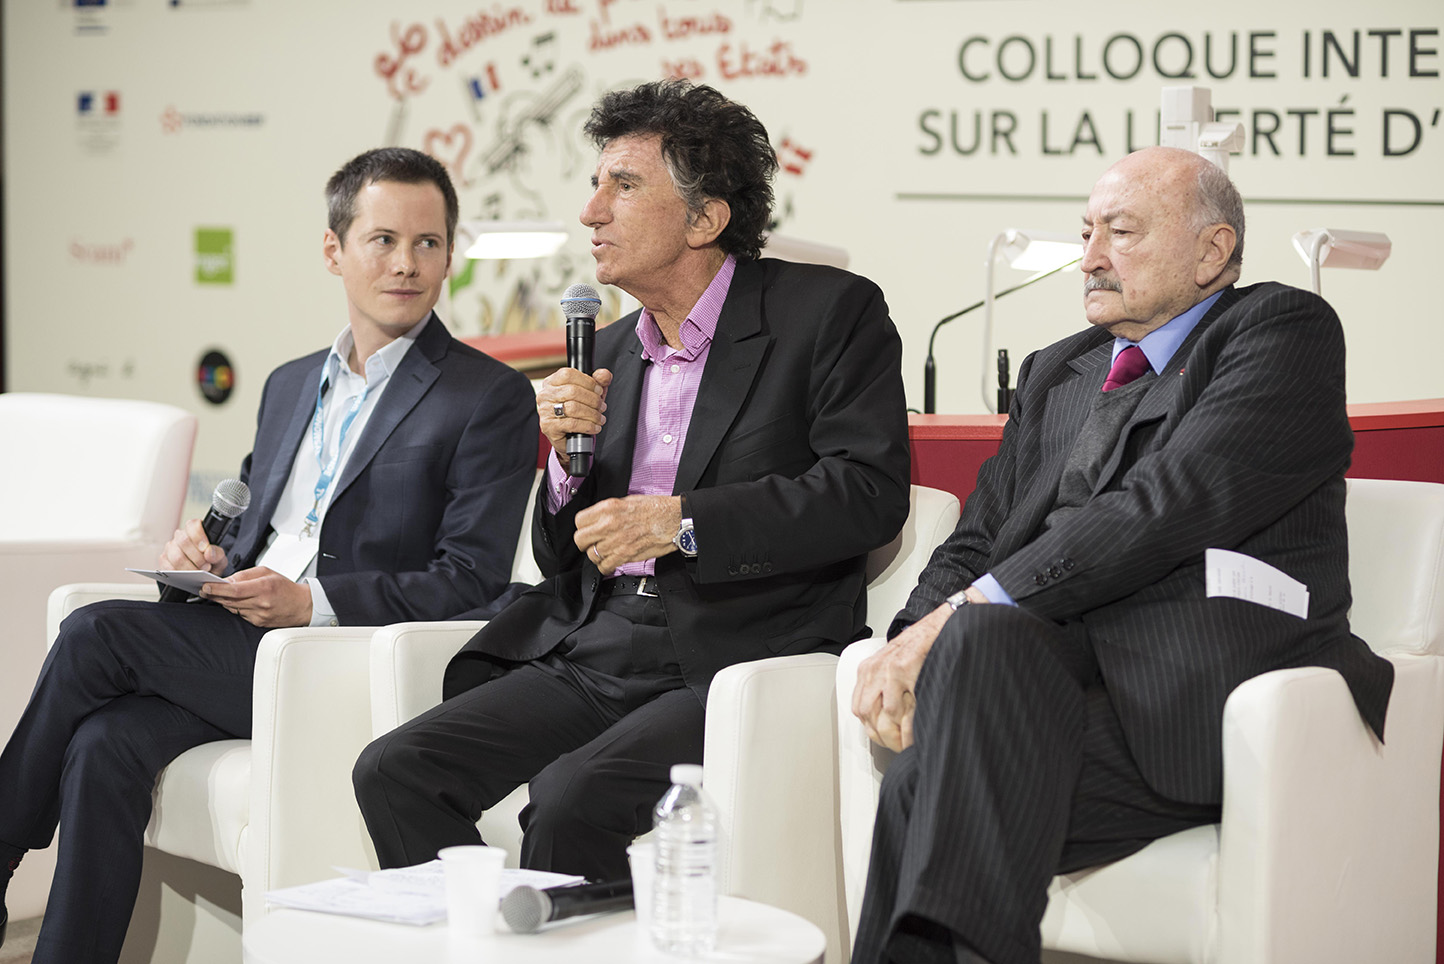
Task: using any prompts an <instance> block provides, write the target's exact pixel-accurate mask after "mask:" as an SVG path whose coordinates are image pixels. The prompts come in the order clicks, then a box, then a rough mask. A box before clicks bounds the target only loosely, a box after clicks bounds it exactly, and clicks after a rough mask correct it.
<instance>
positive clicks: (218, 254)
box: [196, 228, 236, 285]
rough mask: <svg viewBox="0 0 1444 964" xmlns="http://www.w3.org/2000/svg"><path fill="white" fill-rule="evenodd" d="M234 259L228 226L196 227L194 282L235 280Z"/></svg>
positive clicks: (228, 281)
mask: <svg viewBox="0 0 1444 964" xmlns="http://www.w3.org/2000/svg"><path fill="white" fill-rule="evenodd" d="M235 273H236V260H235V253H234V244H233V241H232V238H231V229H230V228H196V284H203V285H228V284H231V283H233V282H234V281H235Z"/></svg>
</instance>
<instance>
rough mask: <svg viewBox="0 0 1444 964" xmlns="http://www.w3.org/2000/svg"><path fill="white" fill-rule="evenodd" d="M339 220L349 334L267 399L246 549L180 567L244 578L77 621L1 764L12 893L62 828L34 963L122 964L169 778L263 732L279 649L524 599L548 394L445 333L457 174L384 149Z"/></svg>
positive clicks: (338, 177) (339, 209)
mask: <svg viewBox="0 0 1444 964" xmlns="http://www.w3.org/2000/svg"><path fill="white" fill-rule="evenodd" d="M327 200H328V204H329V209H330V226H329V227H328V229H327V230H326V233H325V236H324V239H323V242H322V254H323V257H324V259H325V263H326V266H327V268H328V269H329V270H330V271H331V272H332V273H333V274H336V275H339V276H340V278H341V280H342V282H343V284H344V286H345V290H346V300H347V308H348V314H349V319H348V322H349V323H348V325H347V327H346V328H345V329H344V330H343V331H342V332H341V334H340V335H339V336H338V337H337V339H336V342H335V344H334V345H333V346H332V348H331V349H330V350H329V351H321V352H317V353H315V354H313V355H309V356H307V357H305V358H301V359H298V360H296V361H292V362H289V363H287V364H285V365H282V366H281V367H280V368H278V369H277V370H276V371H275V372H273V373H272V374H271V376H270V378H269V379H268V380H267V382H266V387H265V390H264V392H263V393H262V396H261V407H260V416H259V420H258V425H257V429H256V439H255V447H254V449H253V451H252V452H251V454H250V455H249V456H248V457H247V458H246V460H245V462H244V464H243V465H242V467H241V479H242V480H243V481H245V482H247V483H248V484H249V485H250V487H251V505H250V508H249V509H248V510H247V511H246V512H245V513H244V514H243V515H242V516H241V517H240V520H239V524H238V525H237V526H236V527H235V531H234V532H233V533H231V534H229V535H227V536H226V537H225V538H224V539H223V540H222V541H221V542H220V543H219V544H211V543H209V542H208V541H207V539H206V537H205V533H204V531H203V530H202V527H201V524H200V522H199V521H198V520H195V519H192V520H190V521H189V522H187V523H186V524H185V526H184V528H182V529H179V530H177V531H176V534H175V537H174V538H173V539H172V540H171V542H170V543H169V544H168V545H167V546H166V547H165V549H164V551H163V553H162V556H161V560H160V563H159V567H160V568H162V569H204V570H208V571H210V572H214V573H217V574H220V575H224V576H226V577H227V581H225V582H216V583H208V584H206V585H205V586H203V587H202V589H201V597H202V598H201V601H200V602H199V603H198V604H194V605H187V604H182V603H151V602H126V601H116V602H109V603H97V604H95V605H92V606H87V607H85V608H84V609H81V610H78V611H77V612H75V613H74V614H73V615H71V616H70V617H69V618H68V619H66V621H65V622H64V623H63V624H62V625H61V629H60V635H59V637H58V638H57V640H56V642H55V645H54V647H53V648H52V649H51V651H50V654H49V656H48V657H47V658H46V661H45V664H44V667H43V668H42V669H41V671H40V678H39V681H38V682H37V683H36V687H35V692H34V695H33V696H32V698H31V700H30V704H29V706H28V707H27V708H26V710H25V713H24V715H23V716H22V717H21V720H20V723H19V724H18V725H17V726H16V728H15V732H14V734H13V735H12V736H11V738H10V741H9V743H8V744H7V745H6V747H5V750H4V753H3V754H0V859H3V860H4V861H5V863H4V865H3V867H0V874H3V880H4V881H5V882H8V881H9V878H10V873H11V872H13V868H14V866H15V864H16V863H17V862H18V860H19V858H20V856H21V854H23V852H24V851H25V850H27V849H32V848H37V847H44V846H46V845H47V844H48V843H49V842H50V839H51V836H52V835H53V834H54V833H55V832H56V827H57V823H58V825H59V831H60V853H59V863H58V866H57V869H56V875H55V879H54V883H53V884H52V886H51V891H50V901H49V905H48V908H47V910H46V915H45V923H44V926H43V927H42V929H41V933H40V938H39V941H38V943H37V946H36V951H35V958H34V959H35V961H37V962H49V961H63V962H66V964H77V962H92V961H93V962H97V964H99V962H109V961H114V960H115V959H116V958H117V956H118V955H119V953H120V948H121V944H122V942H123V940H124V937H125V931H126V925H127V923H128V921H129V919H130V910H131V907H132V906H133V904H134V902H135V895H136V889H137V887H138V885H139V881H140V870H141V854H142V843H141V840H142V834H143V832H144V830H145V826H146V822H147V820H148V819H149V816H150V810H151V791H152V789H153V786H154V783H155V777H156V774H157V773H158V772H159V771H160V770H161V769H162V768H163V767H164V766H165V765H166V764H167V763H169V762H170V761H171V760H172V759H174V758H175V757H176V756H177V755H178V754H179V753H181V752H182V751H184V750H186V749H189V748H190V747H193V746H197V745H199V744H201V743H206V742H210V741H213V740H224V739H232V738H237V737H242V738H244V737H249V736H250V728H251V680H252V668H253V663H254V658H255V652H256V646H257V644H258V643H259V642H260V639H261V637H262V636H263V635H264V634H265V632H266V630H267V629H270V628H274V627H281V626H306V625H313V626H315V625H332V626H334V625H343V624H344V625H368V624H374V625H379V624H384V623H389V622H398V621H402V620H412V619H445V618H447V617H449V616H455V615H457V614H458V613H461V612H465V611H468V610H473V609H476V608H478V607H482V606H485V605H487V604H489V603H491V602H492V601H493V600H495V599H496V598H497V597H498V596H499V595H500V594H501V593H502V591H503V590H504V589H505V588H506V586H507V583H508V575H509V573H510V571H511V565H512V558H513V555H514V553H515V547H516V541H517V537H518V535H519V533H520V526H521V523H522V521H523V518H524V515H525V503H526V494H527V491H528V489H529V488H530V485H531V481H532V478H533V473H534V472H535V464H536V437H537V420H536V415H535V408H534V402H533V392H532V389H531V386H530V384H529V383H528V382H527V380H526V379H525V378H524V377H522V376H521V375H520V374H519V373H517V372H515V371H512V370H511V369H509V368H507V367H506V366H504V365H502V364H501V363H500V362H497V361H496V360H494V359H492V358H490V357H488V356H486V355H484V354H482V353H481V352H478V351H475V350H474V349H471V348H468V347H467V346H465V345H462V344H461V343H460V342H458V341H456V340H455V339H454V338H452V337H451V335H450V334H448V333H447V331H446V328H445V327H444V326H443V325H442V323H441V320H440V319H439V318H437V317H436V316H435V315H434V314H432V310H431V309H432V306H433V305H435V303H436V299H437V296H438V295H439V294H440V292H441V286H442V285H443V284H445V283H446V272H447V267H448V266H449V265H450V263H451V247H452V238H453V235H454V232H455V227H456V220H457V201H456V193H455V191H454V190H453V189H452V186H451V181H450V179H449V178H448V177H447V174H446V170H445V168H443V167H442V166H441V165H440V164H438V163H437V162H436V161H435V160H433V159H432V158H430V157H428V156H426V155H425V154H422V153H420V152H418V151H412V150H406V149H401V148H387V149H383V150H377V151H370V152H368V153H366V154H362V155H360V156H359V157H357V158H354V159H353V160H352V161H350V162H349V163H347V164H346V165H345V166H344V167H342V168H341V170H339V171H338V172H337V173H336V174H335V176H334V177H332V179H331V181H330V183H329V184H328V186H327ZM31 642H33V641H31ZM0 913H3V912H0ZM0 926H3V925H0Z"/></svg>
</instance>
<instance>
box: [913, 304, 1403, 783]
mask: <svg viewBox="0 0 1444 964" xmlns="http://www.w3.org/2000/svg"><path fill="white" fill-rule="evenodd" d="M1112 342H1113V338H1112V336H1111V335H1109V334H1108V332H1107V331H1105V330H1102V329H1096V328H1095V329H1089V330H1087V331H1083V332H1080V333H1078V334H1076V335H1073V336H1072V337H1069V338H1066V339H1064V340H1062V341H1060V342H1058V343H1056V344H1054V345H1052V346H1050V347H1048V348H1045V349H1043V350H1041V351H1039V352H1036V353H1034V354H1033V355H1030V356H1029V358H1028V359H1027V360H1026V361H1025V362H1024V363H1023V366H1022V368H1021V369H1020V371H1019V384H1018V391H1017V394H1016V397H1015V400H1014V403H1013V408H1012V411H1011V412H1010V413H1009V420H1008V424H1007V427H1006V428H1005V429H1004V433H1003V443H1002V446H1001V448H1000V449H999V452H998V454H997V456H995V457H994V458H992V459H990V460H989V461H988V462H987V463H986V464H985V465H984V466H983V468H982V470H981V471H980V472H979V474H978V485H977V489H976V490H975V491H974V492H973V494H972V495H971V496H970V497H969V499H968V501H967V505H966V506H965V508H964V511H963V516H962V519H961V520H960V521H959V523H958V527H957V529H956V530H955V531H954V533H953V535H952V536H951V537H950V538H949V539H948V540H947V542H946V543H944V545H942V546H941V547H940V548H939V549H938V550H937V551H936V552H935V553H934V555H933V557H932V559H931V561H930V562H929V564H928V567H927V569H926V571H925V572H924V573H923V576H922V578H921V580H920V582H919V585H918V587H917V588H916V589H915V590H914V592H913V594H912V597H911V598H910V599H909V600H908V604H907V606H906V607H905V608H904V610H903V611H902V612H901V613H900V614H899V615H898V617H897V620H895V621H894V623H893V626H892V630H891V634H896V633H897V632H899V631H901V629H902V628H903V627H904V626H906V625H907V624H909V623H911V622H913V621H915V620H917V619H919V618H920V617H921V616H923V615H924V614H926V613H927V612H929V611H931V610H932V609H934V608H935V607H936V606H937V605H938V604H939V603H941V602H942V600H943V599H944V598H946V597H947V595H949V594H950V593H952V592H955V591H956V590H958V589H960V588H962V587H963V586H966V585H968V584H969V583H970V582H972V581H973V580H974V579H976V578H977V577H978V576H980V575H982V574H983V573H985V572H991V573H992V574H993V576H994V577H995V578H996V579H997V580H998V581H999V583H1000V584H1001V585H1002V586H1003V588H1004V589H1006V590H1007V591H1008V593H1009V594H1010V595H1011V596H1012V597H1013V598H1014V599H1015V600H1016V601H1017V602H1018V604H1019V605H1020V606H1022V607H1024V608H1026V609H1028V610H1030V611H1032V612H1033V613H1035V614H1037V615H1039V616H1042V617H1045V618H1048V619H1052V620H1055V621H1058V622H1066V621H1073V620H1077V621H1081V622H1082V624H1083V625H1084V626H1085V627H1086V629H1087V631H1088V638H1089V640H1090V642H1091V643H1092V645H1093V648H1094V651H1095V653H1096V656H1097V661H1098V665H1099V669H1100V671H1101V674H1102V678H1103V682H1104V685H1105V686H1106V687H1107V689H1108V692H1109V694H1110V697H1111V699H1112V701H1113V703H1114V705H1115V707H1116V708H1117V711H1118V715H1119V718H1120V719H1121V721H1122V723H1123V727H1124V731H1125V734H1126V736H1127V738H1128V742H1129V746H1130V748H1131V750H1132V751H1133V755H1134V757H1135V758H1136V759H1137V761H1138V764H1139V766H1140V768H1141V770H1142V772H1143V774H1144V776H1145V778H1146V779H1147V780H1148V781H1149V783H1150V784H1151V785H1152V786H1153V787H1154V788H1155V789H1156V790H1158V791H1159V792H1161V793H1163V794H1165V795H1167V796H1169V797H1172V798H1174V799H1178V800H1183V801H1188V802H1195V803H1208V802H1216V801H1218V800H1219V799H1221V795H1222V787H1223V777H1222V749H1221V743H1222V736H1221V723H1222V715H1223V704H1224V700H1225V699H1226V698H1227V697H1228V694H1229V693H1230V692H1231V691H1232V690H1233V689H1234V687H1235V686H1237V685H1238V684H1239V683H1241V682H1243V681H1244V680H1246V679H1248V678H1250V677H1252V676H1256V675H1258V674H1260V673H1263V672H1266V671H1268V670H1272V669H1278V668H1281V667H1288V666H1300V665H1322V666H1329V667H1332V668H1335V669H1337V670H1338V671H1339V672H1340V673H1341V674H1342V675H1343V676H1344V679H1345V680H1346V681H1347V683H1348V685H1349V688H1350V690H1351V692H1352V693H1353V695H1354V699H1355V702H1356V704H1357V705H1358V708H1359V711H1360V713H1361V714H1362V715H1363V718H1364V719H1365V721H1367V723H1368V724H1369V726H1370V727H1371V728H1372V729H1373V730H1374V732H1375V733H1377V734H1380V735H1381V736H1382V734H1383V732H1384V715H1385V710H1386V708H1387V705H1388V698H1389V690H1390V688H1391V686H1392V683H1393V668H1392V666H1391V665H1390V664H1389V663H1388V662H1387V661H1385V660H1383V659H1381V658H1379V657H1377V656H1375V655H1374V654H1373V653H1372V652H1371V651H1370V650H1369V649H1368V647H1367V646H1366V645H1365V644H1364V643H1363V641H1362V640H1360V639H1358V638H1357V637H1354V636H1352V635H1351V634H1350V632H1349V624H1348V608H1349V599H1350V597H1349V576H1348V542H1347V532H1346V529H1345V522H1344V471H1345V469H1347V468H1348V465H1349V456H1350V453H1351V451H1352V449H1353V434H1352V432H1351V430H1350V427H1349V423H1348V418H1347V415H1346V412H1345V408H1344V336H1343V330H1342V328H1341V326H1340V324H1339V320H1338V317H1337V316H1336V315H1335V314H1334V312H1333V310H1332V309H1331V308H1330V307H1329V306H1328V305H1327V304H1326V303H1325V302H1324V301H1323V300H1322V299H1320V298H1318V297H1317V296H1315V295H1312V294H1310V293H1308V292H1305V291H1300V290H1298V289H1295V288H1289V287H1286V286H1283V285H1279V284H1274V283H1269V284H1260V285H1254V286H1251V287H1248V288H1241V289H1234V288H1229V289H1226V290H1225V291H1224V292H1223V296H1222V297H1221V298H1220V299H1219V300H1218V302H1217V303H1215V304H1214V306H1213V308H1212V309H1211V310H1210V311H1209V312H1208V314H1207V315H1205V316H1204V318H1203V320H1202V321H1200V322H1199V324H1198V326H1197V327H1196V328H1195V329H1194V330H1193V332H1192V333H1190V334H1189V336H1188V338H1187V339H1186V340H1185V341H1184V343H1183V344H1182V345H1181V346H1180V347H1179V349H1178V351H1177V353H1176V354H1175V355H1174V357H1173V359H1172V360H1171V361H1170V363H1169V365H1168V368H1167V369H1166V370H1165V371H1164V372H1163V374H1162V375H1160V376H1159V377H1158V378H1157V379H1156V380H1155V381H1154V382H1153V384H1151V385H1150V386H1149V387H1148V388H1147V390H1146V392H1145V395H1144V397H1143V399H1142V400H1141V401H1140V402H1139V405H1138V408H1137V410H1136V411H1135V412H1134V414H1133V416H1132V418H1131V419H1129V420H1128V422H1127V423H1126V424H1125V425H1124V427H1123V429H1122V431H1121V432H1120V434H1119V438H1118V440H1117V442H1116V443H1115V445H1114V447H1113V449H1112V452H1111V455H1110V456H1109V457H1108V458H1107V459H1106V461H1105V463H1104V467H1103V470H1102V472H1101V473H1100V475H1099V479H1098V482H1097V485H1096V487H1095V488H1094V490H1093V493H1092V495H1091V497H1090V499H1089V501H1088V502H1087V504H1086V505H1085V506H1084V507H1083V508H1082V509H1080V510H1079V511H1077V512H1075V513H1072V514H1071V515H1069V516H1068V517H1067V518H1065V519H1062V520H1061V521H1059V522H1058V523H1057V524H1056V525H1054V526H1053V527H1051V528H1049V529H1047V530H1046V531H1044V530H1043V528H1042V526H1043V522H1044V519H1045V518H1046V517H1047V515H1048V513H1049V511H1050V510H1051V509H1052V508H1053V504H1054V500H1055V497H1056V495H1057V488H1058V481H1059V477H1060V474H1061V472H1062V468H1063V465H1064V463H1065V462H1066V460H1067V458H1068V454H1069V451H1070V449H1071V447H1072V444H1073V441H1074V440H1075V439H1076V438H1077V436H1078V433H1079V430H1080V428H1081V427H1082V425H1083V422H1084V420H1085V419H1086V418H1087V417H1088V414H1089V410H1090V407H1091V404H1092V401H1093V399H1094V398H1095V397H1096V395H1097V393H1098V392H1099V391H1100V389H1101V387H1102V384H1103V380H1104V377H1105V376H1106V374H1107V371H1108V368H1109V365H1110V359H1111V346H1112ZM1210 547H1216V548H1224V549H1233V550H1236V551H1238V552H1242V553H1246V554H1247V555H1250V556H1253V557H1255V558H1257V559H1262V560H1263V561H1265V562H1267V563H1269V564H1270V565H1273V566H1275V567H1277V568H1279V569H1281V570H1283V571H1284V572H1285V573H1287V574H1289V575H1290V576H1292V577H1294V578H1295V579H1298V580H1300V581H1301V582H1303V583H1304V584H1305V585H1307V586H1308V588H1309V591H1310V600H1309V613H1308V617H1307V618H1306V619H1299V618H1297V617H1294V616H1290V615H1286V614H1284V613H1281V612H1278V611H1276V610H1273V609H1269V608H1266V607H1264V606H1261V605H1256V604H1253V603H1247V602H1243V601H1240V600H1235V599H1228V598H1212V599H1210V598H1207V597H1206V596H1205V587H1204V567H1203V553H1204V550H1205V549H1208V548H1210Z"/></svg>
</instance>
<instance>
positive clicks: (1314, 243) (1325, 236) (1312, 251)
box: [1309, 231, 1330, 295]
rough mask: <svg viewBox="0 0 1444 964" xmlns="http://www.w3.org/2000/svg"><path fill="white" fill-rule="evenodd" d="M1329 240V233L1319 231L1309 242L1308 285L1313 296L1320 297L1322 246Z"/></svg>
mask: <svg viewBox="0 0 1444 964" xmlns="http://www.w3.org/2000/svg"><path fill="white" fill-rule="evenodd" d="M1329 240H1330V238H1329V232H1327V231H1320V232H1318V233H1317V234H1315V235H1314V236H1313V238H1312V239H1310V241H1309V283H1310V284H1311V285H1312V287H1313V289H1314V294H1316V295H1321V294H1322V292H1321V291H1320V290H1319V288H1320V284H1319V268H1320V267H1322V262H1323V260H1324V245H1325V244H1326V243H1327V242H1328V241H1329Z"/></svg>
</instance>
